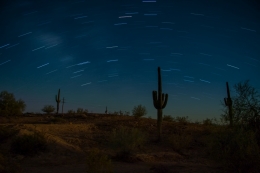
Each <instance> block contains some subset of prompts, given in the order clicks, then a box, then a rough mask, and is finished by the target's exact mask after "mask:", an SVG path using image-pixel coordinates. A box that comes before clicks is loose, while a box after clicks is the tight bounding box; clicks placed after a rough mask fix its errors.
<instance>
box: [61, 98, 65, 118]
mask: <svg viewBox="0 0 260 173" xmlns="http://www.w3.org/2000/svg"><path fill="white" fill-rule="evenodd" d="M64 103H65V101H64V97H63V99H62V109H61V112H62V116H64V114H63V105H64Z"/></svg>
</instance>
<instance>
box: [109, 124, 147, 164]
mask: <svg viewBox="0 0 260 173" xmlns="http://www.w3.org/2000/svg"><path fill="white" fill-rule="evenodd" d="M145 141H146V136H145V134H144V133H142V132H141V131H139V130H138V129H135V128H127V127H124V126H122V127H119V128H118V129H114V130H113V132H112V135H111V138H110V142H111V146H112V148H114V149H117V152H118V153H117V157H118V158H119V159H122V160H124V159H127V158H129V157H130V156H131V155H132V153H133V152H134V151H135V150H137V149H138V148H140V147H142V146H143V144H144V143H145Z"/></svg>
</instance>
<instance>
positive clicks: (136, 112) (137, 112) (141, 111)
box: [132, 105, 147, 118]
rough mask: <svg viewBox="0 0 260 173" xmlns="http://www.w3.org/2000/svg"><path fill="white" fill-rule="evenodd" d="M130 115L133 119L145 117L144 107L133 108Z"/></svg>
mask: <svg viewBox="0 0 260 173" xmlns="http://www.w3.org/2000/svg"><path fill="white" fill-rule="evenodd" d="M132 113H133V116H134V117H135V118H140V117H142V116H144V115H146V114H147V111H146V108H145V106H142V105H138V106H135V107H134V109H133V110H132Z"/></svg>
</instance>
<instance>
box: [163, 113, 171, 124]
mask: <svg viewBox="0 0 260 173" xmlns="http://www.w3.org/2000/svg"><path fill="white" fill-rule="evenodd" d="M173 120H174V119H173V117H172V116H171V115H164V116H163V121H169V122H172V121H173Z"/></svg>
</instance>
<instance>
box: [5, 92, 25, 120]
mask: <svg viewBox="0 0 260 173" xmlns="http://www.w3.org/2000/svg"><path fill="white" fill-rule="evenodd" d="M25 107H26V104H25V103H24V101H23V100H21V99H19V100H15V97H14V95H13V94H12V93H8V92H7V91H2V92H1V93H0V115H2V116H12V115H21V114H22V113H23V111H24V110H25Z"/></svg>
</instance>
